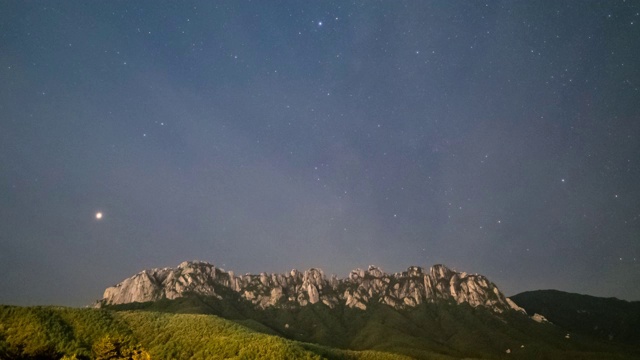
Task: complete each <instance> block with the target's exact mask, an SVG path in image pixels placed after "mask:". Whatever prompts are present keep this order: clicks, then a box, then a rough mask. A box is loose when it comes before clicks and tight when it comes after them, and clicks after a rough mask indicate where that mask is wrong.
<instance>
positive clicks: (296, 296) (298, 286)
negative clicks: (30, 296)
mask: <svg viewBox="0 0 640 360" xmlns="http://www.w3.org/2000/svg"><path fill="white" fill-rule="evenodd" d="M220 287H224V288H226V289H231V290H233V291H234V292H236V293H238V294H239V295H240V297H242V298H243V299H244V300H247V301H249V302H251V303H252V304H253V305H254V306H256V307H258V308H261V309H265V308H268V307H285V308H286V307H291V306H306V305H309V304H316V303H322V304H324V305H326V306H327V307H329V308H334V307H335V306H336V305H338V304H344V305H346V306H347V307H349V308H358V309H361V310H365V309H366V308H367V306H368V304H370V302H377V303H382V304H385V305H388V306H391V307H393V308H395V309H402V308H407V307H415V306H417V305H419V304H422V303H424V302H433V301H438V300H452V301H455V302H456V303H458V304H461V303H468V304H469V305H471V306H472V307H478V306H483V307H486V308H488V309H490V310H491V311H493V312H497V313H502V312H504V311H507V310H516V311H520V312H524V310H523V309H521V308H520V307H519V306H517V305H516V304H515V303H514V302H513V301H511V300H510V299H509V298H507V297H505V296H504V294H503V293H502V292H501V291H500V290H499V289H498V287H497V286H496V285H495V284H494V283H493V282H491V281H489V280H488V279H487V278H486V277H485V276H483V275H478V274H468V273H466V272H457V271H454V270H451V269H449V268H448V267H446V266H444V265H442V264H436V265H433V266H432V267H431V268H430V269H429V271H425V270H424V269H423V268H422V267H419V266H410V267H409V268H407V270H406V271H403V272H398V273H394V274H387V273H385V272H383V271H382V270H381V269H380V268H379V267H377V266H374V265H370V266H369V267H368V268H367V270H363V269H360V268H357V269H354V270H352V271H351V272H350V274H349V275H348V277H346V278H338V277H337V276H336V275H332V276H331V277H330V278H327V277H326V276H325V274H324V272H323V271H322V270H321V269H319V268H310V269H308V270H306V271H304V272H301V271H298V270H296V269H293V270H291V271H290V272H288V273H280V274H278V273H271V274H269V273H265V272H263V273H260V274H245V275H236V274H235V273H234V272H233V271H225V270H224V269H221V268H218V267H216V266H215V265H213V264H211V263H208V262H204V261H184V262H182V263H181V264H180V265H178V266H177V267H176V268H161V269H160V268H154V269H147V270H143V271H141V272H139V273H137V274H135V275H133V276H131V277H129V278H127V279H124V280H123V281H121V282H120V283H118V284H116V285H114V286H111V287H108V288H107V289H106V290H105V291H104V295H103V298H102V299H101V300H99V301H98V302H97V304H96V307H101V306H108V305H118V304H127V303H134V302H149V301H157V300H161V299H177V298H181V297H184V296H188V295H189V294H197V295H204V296H212V297H217V298H219V299H221V298H222V296H221V292H220ZM223 293H224V292H223Z"/></svg>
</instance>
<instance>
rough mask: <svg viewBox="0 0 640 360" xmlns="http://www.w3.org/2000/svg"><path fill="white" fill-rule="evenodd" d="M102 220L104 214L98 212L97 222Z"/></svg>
mask: <svg viewBox="0 0 640 360" xmlns="http://www.w3.org/2000/svg"><path fill="white" fill-rule="evenodd" d="M100 219H102V212H100V211H98V212H97V213H96V220H100Z"/></svg>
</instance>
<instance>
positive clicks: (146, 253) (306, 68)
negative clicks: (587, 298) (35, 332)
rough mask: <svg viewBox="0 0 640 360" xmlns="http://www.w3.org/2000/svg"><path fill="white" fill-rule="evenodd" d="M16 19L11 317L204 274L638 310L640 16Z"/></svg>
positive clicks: (7, 30)
mask: <svg viewBox="0 0 640 360" xmlns="http://www.w3.org/2000/svg"><path fill="white" fill-rule="evenodd" d="M0 8H1V9H2V10H1V11H0V288H1V289H2V291H0V303H3V304H17V305H33V304H59V305H70V306H84V305H88V304H91V303H93V301H95V300H97V299H99V298H101V297H102V292H103V290H104V288H106V287H108V286H111V285H113V284H115V283H117V282H119V281H121V280H122V279H124V278H126V277H128V276H131V275H133V274H134V273H137V272H139V271H141V270H143V269H145V268H153V267H166V266H177V265H178V264H179V263H180V262H182V261H184V260H195V259H198V260H204V261H208V262H211V263H214V264H215V265H217V266H220V267H222V268H224V269H227V270H234V271H236V273H247V272H250V273H259V272H262V271H265V272H285V271H288V270H290V269H292V268H298V269H308V268H310V267H320V268H322V269H323V270H324V271H325V273H327V274H331V273H335V274H338V275H339V276H341V277H344V276H346V275H347V274H348V272H349V271H350V270H351V269H354V268H356V267H366V266H368V265H369V264H376V265H378V266H380V267H381V268H382V269H383V270H385V271H387V272H398V271H403V270H405V269H406V268H407V267H408V266H410V265H419V266H424V267H429V266H431V265H433V264H437V263H443V264H446V265H447V266H449V267H451V268H454V269H457V270H459V271H467V272H470V273H480V274H484V275H486V276H487V277H489V279H490V280H492V281H493V282H495V283H496V284H497V285H498V286H499V287H500V288H501V289H502V290H503V292H504V293H505V294H506V295H513V294H516V293H518V292H522V291H526V290H535V289H549V288H554V289H560V290H564V291H570V292H579V293H586V294H591V295H596V296H607V297H609V296H615V297H618V298H622V299H627V300H640V261H638V260H640V259H639V258H640V139H639V136H640V91H639V89H640V40H639V39H640V2H638V1H626V2H625V1H599V2H598V1H584V2H575V1H511V0H509V1H490V2H487V3H485V2H478V1H395V0H394V1H391V0H389V1H356V2H352V1H291V2H289V1H274V2H267V1H204V2H191V1H186V2H157V1H135V2H133V1H108V2H107V1H102V2H84V1H66V2H49V1H41V2H38V1H29V2H22V1H2V2H1V3H0ZM97 213H101V214H102V218H100V219H97V217H96V214H97Z"/></svg>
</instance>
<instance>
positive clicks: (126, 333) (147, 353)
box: [0, 306, 402, 360]
mask: <svg viewBox="0 0 640 360" xmlns="http://www.w3.org/2000/svg"><path fill="white" fill-rule="evenodd" d="M115 353H120V354H121V355H122V356H121V357H114V359H120V358H123V359H124V358H134V359H149V358H151V359H194V360H195V359H203V360H204V359H324V358H327V359H354V360H355V359H363V360H366V359H380V360H383V359H389V360H391V359H398V358H402V357H399V356H398V355H397V354H393V355H390V354H387V353H383V352H375V351H364V352H356V351H347V350H338V349H331V348H328V347H322V346H318V345H313V344H303V343H299V342H295V341H291V340H287V339H284V338H281V337H277V336H271V335H266V334H262V333H259V332H255V331H252V330H250V329H248V328H246V327H244V326H241V325H239V324H236V323H234V322H231V321H228V320H225V319H221V318H219V317H217V316H212V315H194V314H168V313H156V312H146V311H137V312H136V311H123V312H114V311H109V310H100V309H70V308H61V307H30V308H21V307H15V306H0V359H3V360H10V359H61V358H62V357H63V356H67V357H71V356H76V357H77V358H81V359H96V358H107V357H108V356H111V355H113V354H115ZM106 354H110V355H108V356H107V355H106ZM101 356H102V357H101Z"/></svg>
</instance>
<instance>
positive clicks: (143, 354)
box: [93, 335, 151, 360]
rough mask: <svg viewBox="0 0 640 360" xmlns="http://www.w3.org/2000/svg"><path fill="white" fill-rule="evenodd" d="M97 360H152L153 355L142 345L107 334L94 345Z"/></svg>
mask: <svg viewBox="0 0 640 360" xmlns="http://www.w3.org/2000/svg"><path fill="white" fill-rule="evenodd" d="M93 354H94V356H95V358H96V360H151V355H149V353H148V352H147V351H146V350H144V349H142V347H141V346H140V345H135V346H133V345H131V344H130V343H129V342H128V341H126V340H125V339H123V338H121V337H116V338H112V337H111V336H109V335H107V336H105V337H103V338H102V339H100V340H99V341H98V342H97V343H95V344H94V345H93Z"/></svg>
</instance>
